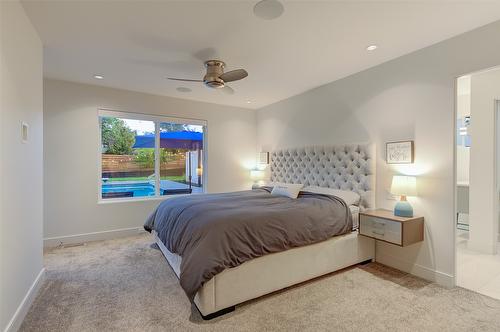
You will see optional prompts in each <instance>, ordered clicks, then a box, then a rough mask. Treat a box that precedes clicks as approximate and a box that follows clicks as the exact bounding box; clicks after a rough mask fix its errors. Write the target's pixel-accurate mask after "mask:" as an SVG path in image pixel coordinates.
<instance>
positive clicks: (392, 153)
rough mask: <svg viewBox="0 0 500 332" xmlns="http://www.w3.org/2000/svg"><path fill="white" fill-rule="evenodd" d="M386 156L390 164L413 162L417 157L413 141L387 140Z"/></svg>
mask: <svg viewBox="0 0 500 332" xmlns="http://www.w3.org/2000/svg"><path fill="white" fill-rule="evenodd" d="M385 158H386V161H387V163H388V164H411V163H413V161H414V158H415V144H414V142H413V141H399V142H387V143H386V145H385Z"/></svg>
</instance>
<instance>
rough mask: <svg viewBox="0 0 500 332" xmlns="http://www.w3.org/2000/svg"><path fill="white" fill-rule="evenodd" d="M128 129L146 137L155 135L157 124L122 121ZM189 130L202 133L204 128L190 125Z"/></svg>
mask: <svg viewBox="0 0 500 332" xmlns="http://www.w3.org/2000/svg"><path fill="white" fill-rule="evenodd" d="M122 120H123V121H124V122H125V124H126V125H127V127H129V128H130V129H132V130H134V131H135V132H137V135H144V134H145V133H154V132H155V123H154V122H153V121H144V120H130V119H122ZM188 129H189V130H192V131H198V132H202V131H203V129H202V126H194V125H188Z"/></svg>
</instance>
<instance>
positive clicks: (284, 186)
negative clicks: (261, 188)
mask: <svg viewBox="0 0 500 332" xmlns="http://www.w3.org/2000/svg"><path fill="white" fill-rule="evenodd" d="M273 185H274V187H273V190H272V191H271V195H275V196H286V197H290V198H293V199H296V198H297V196H299V192H300V190H301V189H302V187H303V186H304V185H303V184H292V183H281V182H275V183H273Z"/></svg>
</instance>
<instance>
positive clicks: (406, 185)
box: [391, 175, 417, 217]
mask: <svg viewBox="0 0 500 332" xmlns="http://www.w3.org/2000/svg"><path fill="white" fill-rule="evenodd" d="M391 194H393V195H399V196H401V199H400V200H399V201H398V202H397V203H396V206H395V207H394V215H395V216H399V217H413V208H412V207H411V205H410V203H408V201H407V200H406V196H417V178H416V177H414V176H403V175H394V176H393V177H392V185H391Z"/></svg>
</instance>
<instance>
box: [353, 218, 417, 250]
mask: <svg viewBox="0 0 500 332" xmlns="http://www.w3.org/2000/svg"><path fill="white" fill-rule="evenodd" d="M359 234H361V235H364V236H367V237H371V238H374V239H376V240H380V241H384V242H388V243H392V244H395V245H398V246H401V247H405V246H408V245H410V244H413V243H417V242H421V241H423V240H424V217H412V218H405V217H397V216H395V215H394V214H393V213H392V211H390V210H382V209H378V210H368V211H365V212H360V213H359Z"/></svg>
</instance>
